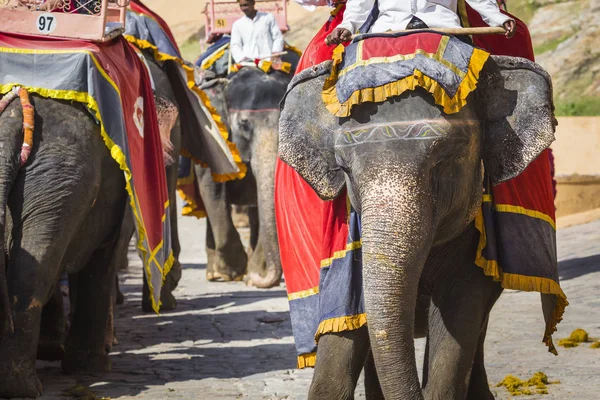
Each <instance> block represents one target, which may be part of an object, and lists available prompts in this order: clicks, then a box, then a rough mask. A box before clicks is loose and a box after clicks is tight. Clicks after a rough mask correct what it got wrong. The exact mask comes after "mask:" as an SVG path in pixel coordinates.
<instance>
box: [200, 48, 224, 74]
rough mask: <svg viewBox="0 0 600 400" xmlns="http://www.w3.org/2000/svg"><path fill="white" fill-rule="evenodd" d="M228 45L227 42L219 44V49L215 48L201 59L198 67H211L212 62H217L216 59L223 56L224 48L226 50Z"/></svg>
mask: <svg viewBox="0 0 600 400" xmlns="http://www.w3.org/2000/svg"><path fill="white" fill-rule="evenodd" d="M228 47H229V43H227V44H226V45H224V46H221V48H219V50H217V51H216V52H214V53H213V54H212V55H211V56H210V57H208V58H207V59H205V60H204V61H202V64H200V68H202V69H209V68H210V67H212V66H213V64H214V63H216V62H217V60H218V59H220V58H221V57H223V56H224V55H225V50H227V48H228Z"/></svg>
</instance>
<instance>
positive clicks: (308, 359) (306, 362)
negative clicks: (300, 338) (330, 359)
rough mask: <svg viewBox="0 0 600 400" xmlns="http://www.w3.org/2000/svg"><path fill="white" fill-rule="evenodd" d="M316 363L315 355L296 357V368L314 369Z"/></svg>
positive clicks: (308, 354)
mask: <svg viewBox="0 0 600 400" xmlns="http://www.w3.org/2000/svg"><path fill="white" fill-rule="evenodd" d="M316 362H317V353H307V354H302V355H299V356H298V368H299V369H302V368H307V367H314V366H315V363H316Z"/></svg>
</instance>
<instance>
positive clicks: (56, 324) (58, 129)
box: [0, 58, 181, 397]
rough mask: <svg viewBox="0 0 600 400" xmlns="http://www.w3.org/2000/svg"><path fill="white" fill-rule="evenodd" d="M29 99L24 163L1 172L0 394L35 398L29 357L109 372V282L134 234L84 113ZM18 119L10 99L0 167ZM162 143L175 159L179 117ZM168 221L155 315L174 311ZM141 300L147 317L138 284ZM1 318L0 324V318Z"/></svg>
mask: <svg viewBox="0 0 600 400" xmlns="http://www.w3.org/2000/svg"><path fill="white" fill-rule="evenodd" d="M148 60H149V61H148V65H149V67H150V72H151V74H152V78H153V81H154V84H155V88H156V92H155V93H156V95H159V96H162V97H164V98H166V99H168V100H169V101H171V102H172V103H174V104H176V100H175V96H174V94H173V91H172V89H171V83H170V82H169V79H168V77H167V75H166V74H165V72H164V71H163V70H162V69H161V67H159V66H158V65H157V64H156V63H155V62H153V61H151V60H152V59H151V58H148ZM34 102H35V103H34V104H35V107H36V124H35V125H36V131H35V133H34V138H35V142H34V151H33V154H32V156H31V161H30V162H29V163H27V164H26V165H25V166H24V167H23V168H21V169H20V170H19V169H18V166H16V167H13V166H10V168H6V172H7V174H5V175H4V176H3V179H4V180H3V192H2V193H3V196H4V197H3V199H4V202H5V203H4V204H5V205H7V207H8V208H7V213H6V223H5V227H6V228H5V229H4V230H3V232H5V236H6V237H5V240H4V243H5V244H4V245H5V251H7V253H8V254H9V257H8V265H5V266H4V267H5V268H6V271H7V286H8V294H9V296H10V298H11V299H13V298H14V299H16V301H13V302H11V304H10V308H9V309H11V311H12V313H13V315H14V329H15V331H14V333H12V332H10V331H9V328H10V327H9V326H7V325H6V324H5V326H3V327H2V332H3V335H2V341H1V342H0V352H1V353H2V355H3V357H2V360H0V373H1V374H2V376H1V377H0V397H36V396H38V395H40V394H41V384H40V382H39V380H38V379H37V377H36V374H35V359H36V356H37V359H43V360H62V366H63V370H64V371H65V372H66V373H86V372H104V371H108V370H110V361H109V359H108V353H109V352H110V350H111V347H112V345H113V339H114V334H115V326H114V312H115V309H114V304H115V300H116V287H115V285H114V284H113V282H116V281H117V279H116V272H117V270H118V269H119V268H122V266H123V265H126V263H127V251H128V244H129V241H130V239H131V237H132V235H133V233H134V221H133V215H132V213H131V210H130V208H129V207H128V206H127V203H126V195H127V193H126V191H125V190H124V187H125V181H124V179H123V174H122V172H121V171H120V169H119V167H118V165H117V164H116V163H115V161H114V160H113V159H112V158H111V156H110V154H109V152H108V150H107V149H106V146H105V145H104V143H103V141H102V138H101V135H100V131H99V127H98V126H97V125H96V124H95V123H94V122H93V120H92V119H91V116H90V115H89V113H87V112H86V111H85V110H84V109H83V108H82V107H79V106H77V105H70V104H67V103H65V102H61V101H56V100H49V99H43V98H40V97H37V96H34ZM22 121H23V120H22V112H21V110H20V105H19V102H18V101H13V103H12V104H11V105H10V107H9V108H8V109H7V110H5V112H4V113H3V114H2V115H0V134H1V137H0V140H2V141H3V142H4V143H7V144H10V146H15V147H14V148H13V147H9V146H8V145H5V147H4V149H5V151H6V159H7V161H6V162H5V164H8V163H9V162H10V161H11V160H10V159H9V156H11V153H10V151H18V150H20V145H19V147H16V146H17V142H19V140H21V141H22V133H21V134H20V139H19V135H18V134H17V132H19V131H20V130H22ZM48 127H52V128H50V129H49V128H48ZM170 139H171V142H172V144H173V150H172V151H173V153H174V154H173V155H176V154H178V153H179V150H180V147H181V133H180V124H179V119H177V122H176V123H175V126H174V127H173V129H172V131H171V137H170ZM13 142H14V143H13ZM19 143H20V142H19ZM15 154H18V152H17V153H15ZM172 158H173V159H174V160H177V159H178V157H172ZM90 159H91V160H92V161H91V162H90V161H89V160H90ZM177 167H178V165H177V161H175V163H173V164H171V165H168V166H167V167H166V173H167V187H168V191H169V199H170V203H171V204H176V201H175V195H176V193H175V185H176V181H177ZM32 171H35V172H32ZM63 175H64V176H68V177H69V180H68V181H67V182H65V180H64V179H62V178H60V177H61V176H63ZM11 178H12V179H13V181H10V180H9V179H11ZM41 182H43V183H44V184H40V183H41ZM57 183H60V185H57ZM36 185H37V186H36ZM33 188H36V190H34V189H33ZM19 202H21V204H19ZM49 216H52V218H50V219H49ZM171 220H172V221H174V222H172V223H171V233H172V249H173V254H174V257H175V262H174V265H173V268H172V269H171V272H170V273H169V274H168V275H167V278H166V279H165V284H164V286H163V290H162V292H161V301H162V302H163V306H162V307H161V309H163V310H164V309H173V308H175V306H176V301H175V299H174V297H173V295H172V294H171V291H172V290H173V289H174V288H175V287H176V286H177V282H178V281H179V279H180V277H181V267H180V265H179V262H178V261H177V258H178V256H179V252H180V246H179V239H178V234H177V214H176V207H171ZM13 221H17V222H18V223H17V222H13ZM17 265H19V268H16V266H17ZM64 272H68V273H69V287H70V291H69V292H70V293H69V295H70V303H71V306H70V308H71V311H70V315H69V320H70V321H69V322H70V323H69V324H65V316H64V311H63V310H64V308H63V296H62V293H61V291H60V289H59V286H58V285H57V280H58V279H59V278H60V276H61V275H62V274H63V273H64ZM49 288H50V289H49ZM143 295H144V298H143V299H142V307H143V309H144V310H146V311H151V310H152V308H151V305H150V299H149V296H150V293H149V290H148V288H147V283H146V280H145V279H144V291H143ZM42 306H43V309H42ZM2 320H3V321H4V320H6V318H5V316H4V315H2ZM67 325H68V326H69V329H68V330H65V327H66V326H67ZM65 336H66V339H65Z"/></svg>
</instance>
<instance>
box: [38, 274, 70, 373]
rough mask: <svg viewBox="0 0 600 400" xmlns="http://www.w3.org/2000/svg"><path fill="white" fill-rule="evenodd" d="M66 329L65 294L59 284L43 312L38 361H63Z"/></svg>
mask: <svg viewBox="0 0 600 400" xmlns="http://www.w3.org/2000/svg"><path fill="white" fill-rule="evenodd" d="M65 328H66V317H65V310H64V307H63V294H62V291H61V290H60V283H57V284H56V287H55V289H54V292H53V293H52V297H50V300H48V302H47V303H46V305H45V306H44V308H43V310H42V321H41V325H40V339H39V342H38V352H37V359H38V360H46V361H57V360H62V358H63V355H64V352H65V348H64V346H63V340H64V336H65Z"/></svg>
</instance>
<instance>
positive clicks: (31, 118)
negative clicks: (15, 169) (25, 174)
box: [0, 87, 35, 166]
mask: <svg viewBox="0 0 600 400" xmlns="http://www.w3.org/2000/svg"><path fill="white" fill-rule="evenodd" d="M17 97H19V98H20V99H21V107H23V145H22V146H21V156H20V159H21V166H23V165H25V163H26V162H27V160H28V159H29V154H31V148H32V146H33V130H34V128H35V109H34V108H33V106H32V105H31V102H30V101H29V93H27V90H25V89H23V88H17V87H15V88H13V90H12V91H10V92H8V93H7V94H6V96H4V97H3V98H2V99H1V100H0V114H2V113H3V112H4V110H6V107H8V105H9V104H10V103H11V102H12V101H13V100H14V99H16V98H17Z"/></svg>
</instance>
